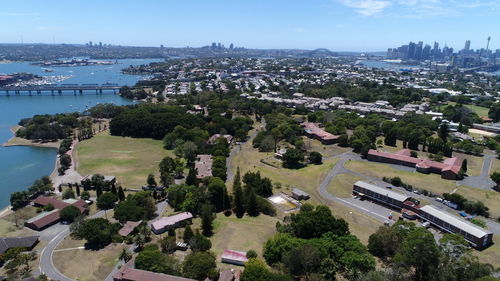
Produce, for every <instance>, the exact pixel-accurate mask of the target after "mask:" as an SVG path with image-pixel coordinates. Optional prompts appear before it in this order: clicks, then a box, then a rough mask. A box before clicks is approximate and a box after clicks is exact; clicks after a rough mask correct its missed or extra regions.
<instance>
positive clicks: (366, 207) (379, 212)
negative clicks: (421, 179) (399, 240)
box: [318, 152, 500, 234]
mask: <svg viewBox="0 0 500 281" xmlns="http://www.w3.org/2000/svg"><path fill="white" fill-rule="evenodd" d="M491 156H492V157H491V158H490V157H488V158H489V160H488V161H487V159H485V163H484V164H483V169H482V172H481V173H482V176H487V175H488V176H489V169H490V165H491V161H492V159H493V157H495V156H494V155H491ZM335 157H339V158H340V159H339V161H338V162H337V164H336V165H335V167H333V168H332V169H331V170H330V172H328V174H327V175H326V177H325V179H324V180H323V181H322V182H321V184H320V185H319V186H318V192H319V194H320V196H321V197H323V198H324V199H326V200H330V201H335V202H338V203H341V204H343V205H345V206H347V207H349V208H354V209H356V210H358V211H360V212H361V213H364V214H367V215H369V216H371V217H373V218H375V219H377V220H379V221H386V220H387V214H388V212H389V211H390V210H389V209H387V208H385V207H381V206H379V205H377V204H374V203H371V202H368V201H360V200H357V199H353V198H339V197H335V196H333V195H332V194H330V193H329V192H328V185H329V184H330V182H331V181H332V180H333V178H335V176H337V175H340V174H351V175H356V176H359V177H362V178H365V179H367V180H368V181H370V182H372V183H374V184H377V185H381V186H383V185H390V184H388V183H385V182H383V181H382V180H380V179H378V178H373V177H369V176H367V175H363V174H360V173H357V172H354V171H352V170H349V169H347V168H345V167H344V164H345V163H346V162H348V161H350V160H361V158H360V157H359V155H357V154H354V153H352V152H345V153H342V154H340V155H338V156H335ZM363 161H364V160H363ZM457 184H458V183H457ZM392 188H393V189H397V190H399V191H401V192H402V193H404V194H406V195H408V196H411V197H413V198H416V199H419V200H424V199H425V200H427V201H429V202H430V204H431V205H433V206H435V207H437V208H439V209H442V210H444V211H447V212H450V213H453V212H456V210H454V209H451V208H450V207H448V206H446V205H444V204H442V203H439V202H437V201H435V200H433V199H432V198H429V197H427V196H424V195H421V194H415V193H413V192H409V191H406V190H405V189H403V188H402V187H395V186H392ZM485 221H486V225H487V226H488V229H489V230H490V231H492V232H493V233H494V234H500V223H498V222H496V221H493V220H490V219H486V220H485Z"/></svg>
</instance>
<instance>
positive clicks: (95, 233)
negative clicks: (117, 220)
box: [74, 218, 120, 249]
mask: <svg viewBox="0 0 500 281" xmlns="http://www.w3.org/2000/svg"><path fill="white" fill-rule="evenodd" d="M119 228H120V226H119V224H111V223H110V222H109V221H108V220H106V219H103V218H95V219H87V220H84V221H82V222H81V225H80V226H79V227H78V228H75V229H74V231H76V233H74V234H75V235H76V236H77V237H81V238H82V239H86V240H87V245H88V247H89V248H92V249H101V248H103V247H105V246H107V245H108V244H109V243H111V238H112V237H113V235H115V234H116V233H117V232H118V229H119Z"/></svg>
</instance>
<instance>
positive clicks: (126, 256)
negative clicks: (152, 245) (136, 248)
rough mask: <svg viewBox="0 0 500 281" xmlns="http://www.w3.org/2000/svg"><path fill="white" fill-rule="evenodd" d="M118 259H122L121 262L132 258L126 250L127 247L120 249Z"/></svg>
mask: <svg viewBox="0 0 500 281" xmlns="http://www.w3.org/2000/svg"><path fill="white" fill-rule="evenodd" d="M119 259H120V260H123V262H125V263H127V262H128V261H130V260H131V259H132V254H131V253H130V252H129V251H128V250H127V249H125V248H124V249H122V252H121V253H120V257H119Z"/></svg>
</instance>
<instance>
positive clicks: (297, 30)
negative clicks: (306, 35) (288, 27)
mask: <svg viewBox="0 0 500 281" xmlns="http://www.w3.org/2000/svg"><path fill="white" fill-rule="evenodd" d="M293 31H295V32H298V33H302V32H304V31H306V29H305V28H303V27H297V28H295V29H294V30H293Z"/></svg>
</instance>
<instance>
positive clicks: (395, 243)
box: [368, 226, 403, 258]
mask: <svg viewBox="0 0 500 281" xmlns="http://www.w3.org/2000/svg"><path fill="white" fill-rule="evenodd" d="M402 242H403V241H402V237H401V236H400V235H398V232H397V231H396V228H394V227H388V226H381V227H379V229H378V230H377V231H376V232H375V233H373V234H372V235H370V237H369V238H368V250H369V251H370V253H372V255H374V256H376V257H379V258H388V257H394V255H395V254H396V251H397V250H398V249H399V247H400V246H401V243H402Z"/></svg>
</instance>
